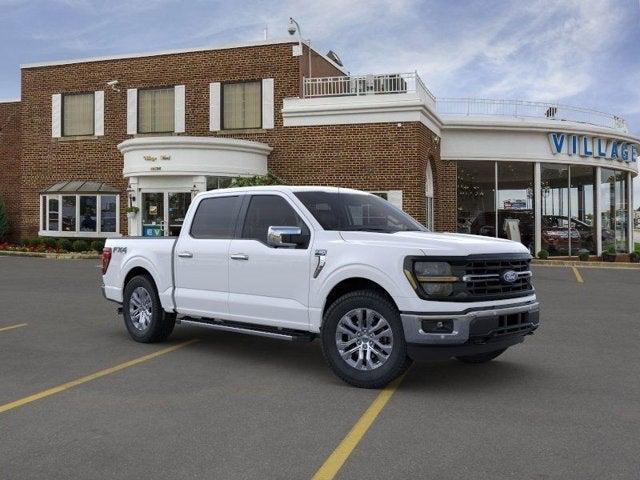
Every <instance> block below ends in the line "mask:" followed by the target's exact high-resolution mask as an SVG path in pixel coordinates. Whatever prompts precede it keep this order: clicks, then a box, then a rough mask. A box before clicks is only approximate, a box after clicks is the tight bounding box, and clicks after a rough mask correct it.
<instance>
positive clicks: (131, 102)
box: [127, 88, 138, 135]
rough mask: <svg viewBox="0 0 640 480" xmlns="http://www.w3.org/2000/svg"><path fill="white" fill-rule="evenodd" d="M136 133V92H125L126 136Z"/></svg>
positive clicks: (130, 89) (135, 90) (133, 89)
mask: <svg viewBox="0 0 640 480" xmlns="http://www.w3.org/2000/svg"><path fill="white" fill-rule="evenodd" d="M136 133H138V90H137V89H135V88H129V89H128V90H127V135H135V134H136Z"/></svg>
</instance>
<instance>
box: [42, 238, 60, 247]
mask: <svg viewBox="0 0 640 480" xmlns="http://www.w3.org/2000/svg"><path fill="white" fill-rule="evenodd" d="M41 243H42V245H44V246H45V247H47V248H56V247H57V246H58V241H57V240H56V239H55V238H52V237H44V238H43V239H42V242H41Z"/></svg>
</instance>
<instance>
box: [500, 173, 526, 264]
mask: <svg viewBox="0 0 640 480" xmlns="http://www.w3.org/2000/svg"><path fill="white" fill-rule="evenodd" d="M533 211H534V198H533V163H528V162H527V163H525V162H498V237H500V238H507V239H509V240H514V241H516V242H520V243H522V244H523V245H524V246H525V247H527V248H528V249H529V250H530V251H531V252H533V251H534V249H535V245H534V237H535V228H534V225H535V220H534V217H533Z"/></svg>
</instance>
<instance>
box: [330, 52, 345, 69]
mask: <svg viewBox="0 0 640 480" xmlns="http://www.w3.org/2000/svg"><path fill="white" fill-rule="evenodd" d="M327 57H328V58H329V59H330V60H332V61H333V62H335V63H337V64H338V65H340V66H341V67H344V65H343V64H342V60H340V57H339V56H338V54H337V53H336V52H334V51H333V50H329V51H328V52H327Z"/></svg>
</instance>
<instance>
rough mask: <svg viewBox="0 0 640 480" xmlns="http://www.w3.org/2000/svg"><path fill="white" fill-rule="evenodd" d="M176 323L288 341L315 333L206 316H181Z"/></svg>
mask: <svg viewBox="0 0 640 480" xmlns="http://www.w3.org/2000/svg"><path fill="white" fill-rule="evenodd" d="M176 324H185V325H195V326H199V327H206V328H211V329H213V330H222V331H224V332H235V333H243V334H245V335H254V336H257V337H265V338H275V339H278V340H287V341H289V342H311V341H312V340H313V339H314V338H315V335H314V334H312V333H308V332H302V331H296V330H288V329H280V328H274V327H267V326H263V325H252V324H248V323H240V322H227V321H224V320H211V319H208V318H202V319H199V318H192V317H182V318H178V319H176Z"/></svg>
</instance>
